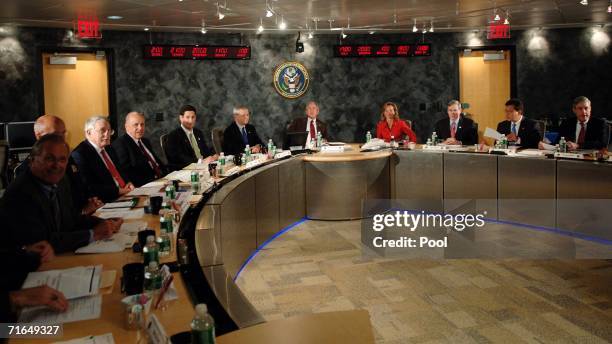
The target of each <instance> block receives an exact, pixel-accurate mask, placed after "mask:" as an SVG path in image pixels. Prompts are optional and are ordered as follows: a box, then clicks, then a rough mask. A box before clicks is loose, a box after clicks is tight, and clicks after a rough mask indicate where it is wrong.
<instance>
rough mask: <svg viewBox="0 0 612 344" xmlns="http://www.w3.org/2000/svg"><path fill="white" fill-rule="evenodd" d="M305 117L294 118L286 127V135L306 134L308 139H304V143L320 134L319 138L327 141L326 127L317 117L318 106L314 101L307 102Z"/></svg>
mask: <svg viewBox="0 0 612 344" xmlns="http://www.w3.org/2000/svg"><path fill="white" fill-rule="evenodd" d="M305 113H306V117H303V116H302V117H298V118H295V119H294V120H293V121H292V122H291V124H289V126H288V127H287V132H288V133H294V132H304V131H307V132H308V138H307V139H306V143H307V144H308V143H309V142H311V141H312V139H313V138H314V139H316V138H317V134H318V133H321V137H322V138H323V139H324V140H326V141H328V140H329V137H328V135H327V125H326V124H325V122H323V121H321V120H320V119H319V118H318V117H319V106H318V105H317V103H315V102H314V101H309V102H308V104H306V109H305Z"/></svg>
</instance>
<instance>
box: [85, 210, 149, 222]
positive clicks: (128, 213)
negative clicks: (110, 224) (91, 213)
mask: <svg viewBox="0 0 612 344" xmlns="http://www.w3.org/2000/svg"><path fill="white" fill-rule="evenodd" d="M96 216H98V217H99V218H102V219H110V218H113V217H120V218H122V219H124V220H138V219H141V218H142V217H143V216H144V208H137V209H128V210H126V209H107V210H105V211H99V212H98V213H97V215H96Z"/></svg>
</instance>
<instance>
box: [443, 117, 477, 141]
mask: <svg viewBox="0 0 612 344" xmlns="http://www.w3.org/2000/svg"><path fill="white" fill-rule="evenodd" d="M435 130H436V134H437V135H438V137H439V138H441V139H443V140H446V139H447V138H449V137H451V129H450V119H448V117H446V118H442V119H441V120H439V121H438V122H437V123H436V126H435ZM455 139H456V140H457V141H461V143H462V144H464V145H468V146H469V145H473V144H476V143H478V131H477V130H476V126H475V125H474V121H473V120H472V119H470V118H466V117H463V116H459V122H458V123H457V131H456V132H455Z"/></svg>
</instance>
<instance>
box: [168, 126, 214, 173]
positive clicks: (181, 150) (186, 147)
mask: <svg viewBox="0 0 612 344" xmlns="http://www.w3.org/2000/svg"><path fill="white" fill-rule="evenodd" d="M193 136H195V139H196V142H197V143H198V147H199V148H200V154H202V157H204V158H205V157H207V156H211V155H213V153H212V151H211V150H210V149H208V147H207V146H206V143H205V142H204V133H202V131H201V130H199V129H197V128H193ZM164 151H165V153H166V159H168V168H169V169H171V170H173V171H175V170H180V169H182V168H183V167H185V166H187V165H189V164H191V163H192V162H197V161H198V158H197V157H196V154H195V152H194V151H193V148H191V142H189V138H188V137H187V134H185V131H184V130H183V128H182V127H181V126H179V127H178V128H176V129H174V130H172V131H171V132H170V133H168V135H167V136H166V146H165V147H164Z"/></svg>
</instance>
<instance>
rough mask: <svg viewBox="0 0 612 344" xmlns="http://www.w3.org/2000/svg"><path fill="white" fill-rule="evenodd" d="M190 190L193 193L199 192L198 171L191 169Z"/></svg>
mask: <svg viewBox="0 0 612 344" xmlns="http://www.w3.org/2000/svg"><path fill="white" fill-rule="evenodd" d="M191 191H192V192H193V194H194V195H197V194H199V193H200V173H198V171H191Z"/></svg>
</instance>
